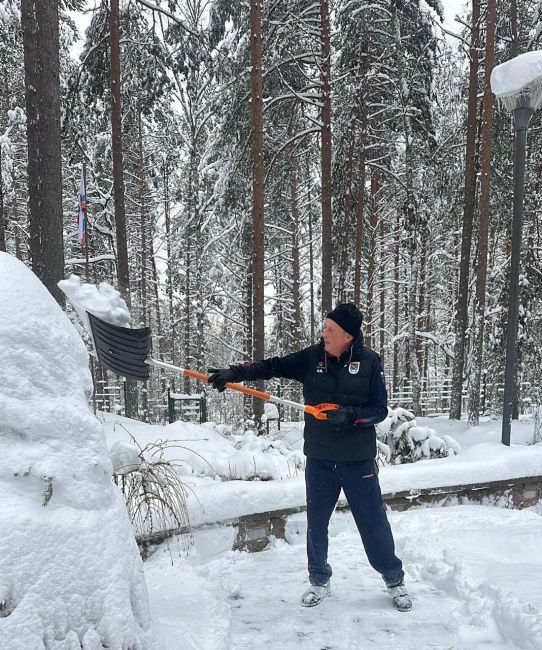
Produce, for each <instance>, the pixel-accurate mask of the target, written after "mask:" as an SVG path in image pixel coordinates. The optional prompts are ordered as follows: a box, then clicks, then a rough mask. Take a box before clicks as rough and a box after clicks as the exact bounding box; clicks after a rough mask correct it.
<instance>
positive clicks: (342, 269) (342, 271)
mask: <svg viewBox="0 0 542 650" xmlns="http://www.w3.org/2000/svg"><path fill="white" fill-rule="evenodd" d="M355 144H356V119H355V112H354V110H353V111H352V117H351V119H350V144H349V147H348V158H347V161H346V182H345V186H344V221H343V228H342V241H341V251H340V263H339V277H338V282H337V295H338V300H339V302H346V280H347V275H348V257H349V251H350V250H351V242H350V205H351V203H352V176H353V169H354V149H355Z"/></svg>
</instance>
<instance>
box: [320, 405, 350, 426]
mask: <svg viewBox="0 0 542 650" xmlns="http://www.w3.org/2000/svg"><path fill="white" fill-rule="evenodd" d="M326 413H327V419H328V421H329V422H331V424H352V422H354V419H355V417H356V409H355V407H354V406H339V408H338V409H336V410H335V411H326Z"/></svg>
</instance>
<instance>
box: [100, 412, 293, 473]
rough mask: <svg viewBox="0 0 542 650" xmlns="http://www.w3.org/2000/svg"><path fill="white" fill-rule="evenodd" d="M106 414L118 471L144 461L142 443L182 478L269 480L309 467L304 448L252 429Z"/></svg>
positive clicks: (150, 454)
mask: <svg viewBox="0 0 542 650" xmlns="http://www.w3.org/2000/svg"><path fill="white" fill-rule="evenodd" d="M103 417H104V420H105V423H106V430H107V431H108V444H109V446H110V455H111V460H112V462H113V464H114V466H115V467H116V468H121V471H120V472H117V473H121V472H122V471H123V470H122V467H123V466H128V467H129V466H130V465H135V464H137V463H138V462H141V461H140V460H139V461H138V460H136V456H137V452H138V451H139V448H141V450H143V453H142V455H143V457H144V458H146V459H147V460H149V461H151V462H152V461H155V460H156V454H159V455H160V458H163V459H164V460H165V461H169V462H170V463H171V464H172V465H174V466H175V468H176V470H177V473H178V474H179V475H180V476H181V478H182V477H188V476H190V477H208V478H212V479H215V480H223V481H233V480H245V481H247V480H248V481H253V480H264V481H267V480H271V479H277V480H278V479H286V478H291V477H294V476H298V475H300V474H302V473H303V469H304V467H305V457H304V456H303V453H302V451H301V449H292V448H291V447H290V445H288V444H287V443H286V442H285V441H281V440H271V439H269V438H268V437H267V436H257V435H255V433H254V431H253V430H252V429H250V428H249V429H247V431H245V432H244V433H242V434H233V433H232V432H231V427H228V426H225V425H223V424H216V423H215V422H204V423H203V424H194V423H192V422H182V421H180V420H179V421H177V422H174V423H173V424H168V425H166V426H160V425H151V424H145V423H143V422H136V421H135V420H130V419H127V418H123V417H120V416H115V415H112V414H110V413H104V414H103ZM134 442H135V443H136V444H133V443H134ZM120 443H122V444H120ZM155 445H158V447H156V446H155ZM127 471H130V470H129V469H128V470H127Z"/></svg>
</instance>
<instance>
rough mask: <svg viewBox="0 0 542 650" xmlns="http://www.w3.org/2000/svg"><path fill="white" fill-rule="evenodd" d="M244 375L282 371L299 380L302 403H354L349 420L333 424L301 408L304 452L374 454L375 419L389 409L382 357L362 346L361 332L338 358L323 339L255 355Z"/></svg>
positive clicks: (348, 457)
mask: <svg viewBox="0 0 542 650" xmlns="http://www.w3.org/2000/svg"><path fill="white" fill-rule="evenodd" d="M242 373H243V380H252V379H271V377H284V378H286V379H297V381H300V382H301V383H302V384H303V396H304V398H305V403H306V404H310V405H316V404H321V403H322V402H328V403H332V404H339V405H341V406H354V407H356V414H355V419H354V422H353V423H347V424H341V425H333V424H331V423H330V422H328V421H327V420H317V419H316V418H315V417H313V416H312V415H310V414H308V413H305V432H304V438H305V444H304V448H303V451H304V453H305V455H306V456H309V457H311V458H320V459H324V460H331V461H353V460H369V459H372V458H374V457H375V456H376V433H375V428H374V425H375V424H377V423H378V422H381V421H382V420H384V419H385V418H386V416H387V414H388V409H387V402H388V396H387V392H386V386H385V383H384V372H383V369H382V364H381V362H380V357H379V356H378V354H376V352H373V350H370V349H369V348H367V347H365V346H364V344H363V335H362V334H360V335H359V336H358V337H357V338H356V339H355V340H354V341H353V343H352V346H351V347H350V348H349V349H348V350H347V351H346V352H345V353H344V354H343V355H342V356H341V357H340V358H339V359H337V358H336V357H331V356H329V355H328V354H327V353H326V352H325V350H324V344H323V341H320V343H318V344H317V345H313V346H311V347H309V348H305V349H304V350H300V351H299V352H295V353H294V354H288V355H287V356H284V357H273V358H272V359H265V360H263V361H255V362H253V363H251V364H249V365H246V366H244V367H243V368H242Z"/></svg>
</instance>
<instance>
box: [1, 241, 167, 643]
mask: <svg viewBox="0 0 542 650" xmlns="http://www.w3.org/2000/svg"><path fill="white" fill-rule="evenodd" d="M0 293H1V295H2V299H3V306H2V311H1V313H0V358H1V359H2V363H1V364H0V442H1V445H2V455H1V457H0V492H1V494H2V509H1V513H0V600H1V601H2V602H1V603H0V610H1V611H0V648H5V649H6V650H7V649H8V648H9V650H40V649H47V650H71V649H72V648H79V649H80V648H83V650H98V649H101V648H102V647H109V648H119V649H120V648H131V649H133V650H145V649H151V648H154V647H155V645H154V641H153V638H152V629H151V621H150V614H149V608H148V599H147V589H146V585H145V580H144V577H143V571H142V563H141V559H140V557H139V552H138V549H137V546H136V544H135V541H134V536H133V531H132V528H131V525H130V523H129V520H128V516H127V514H126V509H125V506H124V503H123V500H122V496H121V494H120V492H119V491H118V490H117V489H116V488H115V486H114V485H113V483H112V481H111V475H112V467H111V462H110V460H109V458H108V455H107V448H106V445H105V440H104V433H103V429H102V427H101V426H100V424H99V422H98V421H97V420H96V418H95V417H94V416H93V415H92V413H91V412H90V410H89V407H88V399H87V398H88V395H89V394H90V390H91V379H90V373H89V371H88V356H87V353H86V350H85V347H84V344H83V342H82V341H81V339H80V337H79V336H78V334H77V332H76V330H75V329H74V328H73V326H72V325H71V324H70V322H69V320H68V318H67V317H66V315H65V314H64V313H63V312H62V310H61V309H60V307H59V306H58V305H57V304H56V302H55V301H54V300H53V298H52V297H51V295H50V294H49V293H48V291H47V290H46V289H45V288H44V287H43V285H42V284H41V283H40V282H39V281H38V280H37V279H36V277H35V276H34V275H33V274H32V272H31V271H30V270H29V269H28V268H26V267H25V266H24V264H22V263H21V262H19V261H18V260H16V259H15V258H13V257H11V256H10V255H7V254H5V253H0Z"/></svg>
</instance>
